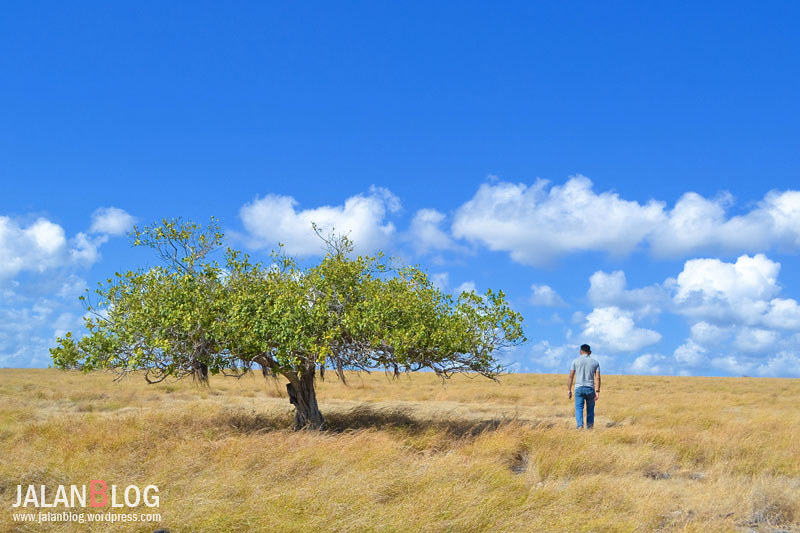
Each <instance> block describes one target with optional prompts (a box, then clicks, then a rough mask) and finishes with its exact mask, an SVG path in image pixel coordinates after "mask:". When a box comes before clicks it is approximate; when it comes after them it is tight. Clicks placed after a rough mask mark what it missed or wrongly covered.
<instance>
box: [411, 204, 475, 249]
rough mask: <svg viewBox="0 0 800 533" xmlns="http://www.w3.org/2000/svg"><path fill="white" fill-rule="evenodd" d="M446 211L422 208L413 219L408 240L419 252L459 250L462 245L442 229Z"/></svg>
mask: <svg viewBox="0 0 800 533" xmlns="http://www.w3.org/2000/svg"><path fill="white" fill-rule="evenodd" d="M445 218H446V217H445V215H444V213H441V212H439V211H437V210H436V209H420V210H419V211H417V212H416V214H415V215H414V218H413V219H411V226H410V228H409V230H408V234H407V240H408V241H409V243H410V244H411V246H412V247H413V248H414V250H415V251H416V252H417V253H418V254H426V253H429V252H433V251H448V250H450V251H458V250H463V247H462V246H459V245H458V244H456V242H455V241H454V240H453V238H452V237H451V236H450V235H449V234H448V233H447V232H446V231H445V230H443V229H442V227H441V226H442V222H444V220H445Z"/></svg>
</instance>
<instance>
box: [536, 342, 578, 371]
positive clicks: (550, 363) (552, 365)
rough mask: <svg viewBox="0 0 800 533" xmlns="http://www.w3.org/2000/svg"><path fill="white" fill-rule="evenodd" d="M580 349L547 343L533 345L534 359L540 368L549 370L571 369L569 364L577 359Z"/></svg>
mask: <svg viewBox="0 0 800 533" xmlns="http://www.w3.org/2000/svg"><path fill="white" fill-rule="evenodd" d="M577 352H578V347H577V346H573V345H569V344H565V345H562V346H552V345H551V344H550V343H549V342H547V341H541V342H537V343H536V344H534V345H533V349H532V359H533V361H534V363H536V364H537V365H539V366H542V367H545V368H549V369H563V370H564V372H566V369H567V368H569V362H570V361H571V360H572V359H574V358H575V355H576V354H577Z"/></svg>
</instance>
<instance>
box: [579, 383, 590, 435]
mask: <svg viewBox="0 0 800 533" xmlns="http://www.w3.org/2000/svg"><path fill="white" fill-rule="evenodd" d="M583 402H586V427H587V428H591V427H593V426H594V388H593V387H575V421H576V422H577V423H578V427H579V428H582V427H583Z"/></svg>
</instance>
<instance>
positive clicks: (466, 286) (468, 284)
mask: <svg viewBox="0 0 800 533" xmlns="http://www.w3.org/2000/svg"><path fill="white" fill-rule="evenodd" d="M474 290H475V282H474V281H465V282H464V283H462V284H461V285H459V286H458V287H456V288H455V290H454V291H453V293H454V294H461V293H462V292H470V291H474Z"/></svg>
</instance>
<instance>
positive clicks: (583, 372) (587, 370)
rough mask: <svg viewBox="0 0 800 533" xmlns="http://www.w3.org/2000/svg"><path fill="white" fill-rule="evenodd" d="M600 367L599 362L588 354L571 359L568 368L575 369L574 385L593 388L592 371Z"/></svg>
mask: <svg viewBox="0 0 800 533" xmlns="http://www.w3.org/2000/svg"><path fill="white" fill-rule="evenodd" d="M599 368H600V363H598V362H597V361H595V360H594V359H592V358H591V357H590V356H588V355H581V356H580V357H577V358H575V360H574V361H572V367H571V368H570V370H574V371H575V386H576V387H591V388H594V373H595V372H597V369H599Z"/></svg>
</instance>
